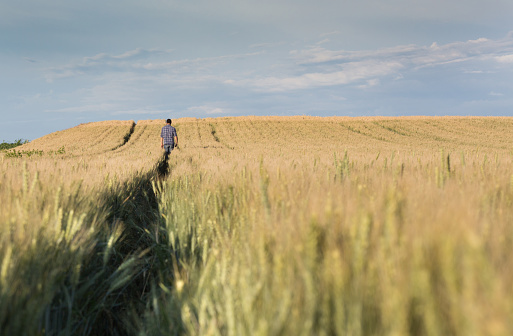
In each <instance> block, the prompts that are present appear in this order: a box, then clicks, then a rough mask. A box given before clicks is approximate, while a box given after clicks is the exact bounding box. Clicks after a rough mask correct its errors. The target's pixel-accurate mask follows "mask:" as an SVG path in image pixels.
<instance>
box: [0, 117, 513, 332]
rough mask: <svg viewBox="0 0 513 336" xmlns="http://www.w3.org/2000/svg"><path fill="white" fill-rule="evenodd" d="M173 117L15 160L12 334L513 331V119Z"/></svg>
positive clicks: (11, 176) (100, 131)
mask: <svg viewBox="0 0 513 336" xmlns="http://www.w3.org/2000/svg"><path fill="white" fill-rule="evenodd" d="M162 125H163V124H162V121H140V122H138V123H137V125H134V123H133V122H104V123H92V124H86V125H80V126H77V127H75V128H72V129H69V130H65V131H62V132H57V133H54V134H51V135H48V136H46V137H43V138H41V139H37V140H35V141H33V142H31V143H29V144H26V145H23V146H21V147H19V148H16V151H17V153H21V154H19V155H7V154H6V153H5V152H4V153H3V154H0V155H3V156H2V157H1V159H0V160H2V161H1V167H2V174H1V175H0V202H2V205H3V206H2V210H1V211H0V240H1V246H2V247H1V248H0V260H1V269H0V282H1V286H0V291H1V293H0V295H1V300H0V323H1V324H0V327H1V328H2V331H3V332H2V334H3V333H4V332H10V333H17V334H20V333H21V334H23V333H32V334H33V333H36V332H39V333H47V334H56V333H57V332H58V331H59V332H62V333H63V334H99V333H100V334H101V333H103V334H126V333H129V334H139V335H166V334H170V335H171V334H198V335H218V334H220V335H282V334H293V335H296V334H297V335H299V334H304V335H312V334H314V335H321V334H325V335H332V334H350V335H376V334H380V335H409V334H411V335H446V334H454V335H468V334H476V335H508V334H511V332H512V331H513V324H512V322H511V321H512V319H511V317H512V312H513V306H512V303H511V302H513V300H512V299H513V297H512V294H511V293H512V291H511V288H510V287H511V285H510V284H511V283H512V280H513V270H512V266H513V265H512V261H511V260H510V258H509V255H510V254H511V252H512V247H513V239H511V237H513V228H512V226H511V222H512V219H513V207H512V205H513V204H512V203H513V170H512V169H511V167H512V163H513V135H512V133H511V132H509V130H511V129H512V126H513V119H511V118H462V117H461V118H457V117H455V118H453V117H443V118H442V117H440V118H436V117H435V118H434V117H407V118H342V117H340V118H338V117H337V118H335V117H334V118H314V117H240V118H216V119H201V120H197V119H192V118H186V119H177V120H175V121H174V123H173V125H174V126H175V127H176V128H177V130H178V135H179V143H180V149H177V150H175V151H173V153H172V155H171V156H170V159H169V162H168V163H167V164H168V165H169V167H168V171H169V174H168V175H167V176H165V174H163V169H164V168H166V164H164V163H163V162H162V153H161V150H160V146H159V145H160V139H159V135H160V128H161V127H162ZM29 153H30V155H29ZM29 316H31V318H30V320H31V321H33V322H32V323H26V321H27V319H28V317H29ZM34 317H35V318H34Z"/></svg>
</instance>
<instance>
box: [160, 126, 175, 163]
mask: <svg viewBox="0 0 513 336" xmlns="http://www.w3.org/2000/svg"><path fill="white" fill-rule="evenodd" d="M174 147H178V135H177V134H176V129H175V128H174V127H173V126H171V119H168V120H166V126H164V127H162V130H161V131H160V148H164V151H165V155H166V160H167V158H168V156H169V153H171V151H172V150H173V148H174Z"/></svg>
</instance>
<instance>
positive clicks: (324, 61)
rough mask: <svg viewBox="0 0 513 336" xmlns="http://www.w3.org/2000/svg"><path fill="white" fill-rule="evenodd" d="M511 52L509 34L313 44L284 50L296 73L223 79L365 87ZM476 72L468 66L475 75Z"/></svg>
mask: <svg viewBox="0 0 513 336" xmlns="http://www.w3.org/2000/svg"><path fill="white" fill-rule="evenodd" d="M511 52H513V35H511V34H509V35H508V36H507V37H506V38H504V39H500V40H490V39H485V38H479V39H476V40H469V41H466V42H454V43H449V44H444V45H439V44H437V43H436V42H435V43H432V44H431V45H430V46H417V45H400V46H395V47H390V48H383V49H377V50H364V51H346V50H329V49H326V48H323V47H320V46H318V45H317V46H314V47H310V48H308V49H305V50H293V51H291V52H290V56H291V57H292V58H293V59H294V60H295V61H296V65H297V67H296V72H303V73H301V74H297V75H289V76H286V75H285V76H282V77H277V76H266V77H261V78H246V79H239V80H237V79H229V80H225V81H224V83H225V84H230V85H237V86H247V87H253V88H255V89H257V90H259V91H271V92H273V91H274V92H275V91H288V90H298V89H309V88H315V87H321V86H334V85H345V84H355V85H356V86H357V87H359V88H369V87H371V86H376V85H378V84H379V83H380V78H383V77H385V76H389V75H392V74H394V75H395V76H394V78H395V79H396V80H400V79H402V78H403V77H404V75H403V74H402V73H401V72H408V71H416V70H418V69H422V68H426V67H436V66H440V65H447V64H452V63H461V62H468V61H489V60H496V61H497V62H500V63H509V62H513V54H511ZM399 71H401V72H399ZM482 71H483V70H473V72H478V73H479V72H482ZM467 73H468V71H467Z"/></svg>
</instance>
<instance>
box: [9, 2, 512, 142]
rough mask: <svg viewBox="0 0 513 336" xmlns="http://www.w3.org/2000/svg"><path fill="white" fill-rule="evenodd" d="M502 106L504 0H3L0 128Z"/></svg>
mask: <svg viewBox="0 0 513 336" xmlns="http://www.w3.org/2000/svg"><path fill="white" fill-rule="evenodd" d="M244 115H279V116H285V115H311V116H355V117H356V116H409V115H436V116H442V115H459V116H474V115H479V116H511V115H513V1H511V0H457V1H456V0H358V1H357V0H315V1H314V0H259V1H255V0H145V1H140V0H138V1H136V0H122V1H121V0H101V1H99V0H89V1H69V0H45V1H40V0H3V1H2V2H0V141H14V140H16V139H28V140H33V139H36V138H38V137H41V136H43V135H46V134H49V133H52V132H55V131H58V130H63V129H67V128H70V127H73V126H76V125H79V124H80V123H86V122H93V121H102V120H134V121H138V120H146V119H167V118H180V117H196V118H207V117H224V116H244Z"/></svg>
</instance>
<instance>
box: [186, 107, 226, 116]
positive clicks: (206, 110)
mask: <svg viewBox="0 0 513 336" xmlns="http://www.w3.org/2000/svg"><path fill="white" fill-rule="evenodd" d="M187 112H190V113H199V114H208V115H212V114H227V113H230V111H229V110H226V109H224V108H221V107H215V106H210V105H201V106H192V107H189V108H188V109H187Z"/></svg>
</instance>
